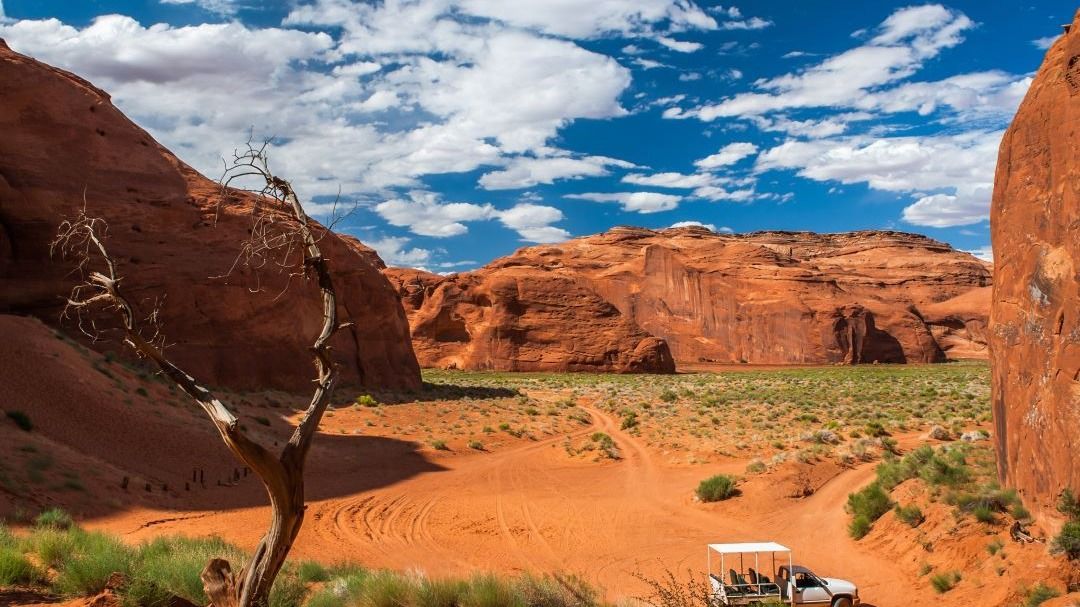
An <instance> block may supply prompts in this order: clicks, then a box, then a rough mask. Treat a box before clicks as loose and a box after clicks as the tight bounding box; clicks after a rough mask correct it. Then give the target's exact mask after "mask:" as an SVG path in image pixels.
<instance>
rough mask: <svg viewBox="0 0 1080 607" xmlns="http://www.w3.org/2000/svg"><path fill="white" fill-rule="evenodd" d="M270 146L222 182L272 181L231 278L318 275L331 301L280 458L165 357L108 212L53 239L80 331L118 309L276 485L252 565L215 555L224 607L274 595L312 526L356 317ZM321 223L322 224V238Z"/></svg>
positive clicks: (139, 340)
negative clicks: (342, 345) (125, 286)
mask: <svg viewBox="0 0 1080 607" xmlns="http://www.w3.org/2000/svg"><path fill="white" fill-rule="evenodd" d="M267 148H268V143H266V142H264V143H263V144H262V145H261V146H259V147H255V146H253V145H252V144H251V142H250V141H249V142H248V145H247V149H246V150H245V151H242V152H237V153H236V154H235V155H234V159H233V162H232V164H231V165H230V166H228V167H227V169H226V172H225V175H224V176H223V178H222V180H221V181H222V184H223V185H222V187H223V197H222V198H223V201H225V202H227V201H228V200H232V199H234V198H235V190H233V189H231V188H230V184H232V183H233V182H235V181H237V180H239V179H247V178H255V179H257V180H261V183H262V186H261V188H260V189H258V190H255V191H254V193H255V197H254V205H253V209H252V215H253V226H252V230H251V236H250V237H249V238H248V239H247V240H245V241H244V242H243V243H241V247H240V252H239V254H238V255H237V257H236V259H235V260H234V261H233V264H232V266H231V267H230V268H229V270H228V271H227V272H226V273H225V274H224V275H223V276H225V277H228V276H229V275H231V274H232V273H233V272H234V271H235V270H236V269H237V268H239V267H242V266H243V267H247V268H249V269H252V270H253V271H254V273H255V275H256V277H257V276H258V273H259V271H260V270H261V269H263V268H267V267H277V268H278V269H279V271H280V272H283V273H285V274H286V286H285V287H284V288H285V289H287V288H288V285H289V284H290V283H291V282H292V281H293V280H313V281H314V282H315V283H316V284H317V286H318V290H319V293H320V297H321V300H322V320H323V322H322V325H321V328H320V331H319V334H318V335H317V336H316V337H315V340H314V342H313V343H312V345H311V351H312V354H313V355H314V364H315V387H314V389H313V393H312V396H311V400H310V401H309V404H308V406H307V409H306V410H305V412H304V415H303V418H302V419H301V421H300V423H299V424H298V425H297V427H296V428H295V430H294V432H293V434H292V436H291V437H290V438H289V440H288V442H287V443H286V444H285V446H284V447H283V448H282V451H281V453H280V455H278V456H275V455H274V454H272V453H271V452H270V451H269V450H268V449H266V448H265V447H263V446H262V445H260V444H258V443H257V442H255V441H254V440H252V439H251V438H249V437H248V436H247V435H246V434H245V433H244V432H243V430H242V429H241V428H240V424H239V421H238V420H237V418H236V416H235V415H234V414H233V413H232V412H231V411H229V409H228V408H227V407H226V406H225V405H224V403H222V402H221V401H220V400H218V399H217V398H216V397H215V396H214V395H213V394H212V393H211V392H210V390H208V389H207V388H206V387H204V386H203V385H201V384H200V383H198V382H197V381H196V380H195V379H194V378H193V377H191V375H189V374H188V373H186V372H185V371H183V370H181V369H180V368H179V367H177V366H176V365H175V364H173V363H172V362H171V361H170V360H169V359H168V358H167V357H166V356H165V353H164V338H163V337H162V336H161V332H160V330H159V328H158V322H157V318H158V312H159V308H158V307H157V304H155V306H154V309H153V310H152V311H151V312H150V314H148V315H147V317H146V318H145V319H140V318H139V317H138V315H137V313H136V311H135V308H134V307H133V306H132V304H131V303H130V302H129V300H128V299H127V298H126V296H125V295H124V293H123V290H122V288H121V283H122V281H123V277H122V276H121V275H120V274H119V273H118V270H117V264H116V262H115V260H114V258H113V257H111V256H110V254H109V251H108V249H107V248H106V246H105V240H106V239H107V236H108V224H107V223H106V222H105V221H104V220H103V219H101V218H96V217H90V216H88V215H87V214H86V209H85V203H84V208H83V210H82V211H80V213H79V214H78V215H77V216H76V217H75V218H74V219H70V220H66V221H64V222H62V223H61V224H60V226H59V229H58V231H57V236H56V238H55V239H54V241H53V243H52V252H53V254H54V255H59V256H61V257H63V258H65V259H68V260H70V261H71V262H72V263H73V265H74V269H75V272H76V273H78V274H79V276H80V277H81V281H80V283H79V284H78V285H76V286H75V287H74V288H73V289H72V291H71V294H70V295H69V296H68V298H67V305H66V306H65V308H64V312H63V315H64V317H67V318H71V317H74V318H75V319H76V321H77V324H78V327H79V330H80V331H82V332H83V333H84V334H86V335H87V336H88V337H90V338H91V339H99V338H101V336H102V333H103V329H102V328H100V327H99V326H98V325H97V324H96V323H95V322H94V318H93V312H95V311H106V312H110V313H111V314H112V315H113V316H114V318H116V319H118V321H119V324H120V330H121V331H122V333H123V340H124V342H125V343H126V344H127V345H128V346H130V347H131V348H132V349H133V350H134V351H135V353H136V354H137V355H138V356H140V357H142V358H147V359H149V360H151V361H152V362H153V363H154V364H156V365H157V367H158V368H159V369H160V370H161V372H162V373H163V374H164V375H166V376H167V377H168V378H170V379H171V380H172V381H173V382H175V383H176V384H177V385H178V386H179V387H180V388H181V389H182V390H183V391H184V392H185V393H187V394H188V395H189V396H191V397H192V398H193V399H194V400H195V402H196V403H198V404H199V406H200V407H202V409H203V410H204V411H205V412H206V414H207V416H208V417H209V418H210V420H211V421H212V422H213V423H214V426H215V427H216V428H217V430H218V433H219V434H220V435H221V438H222V440H223V441H224V442H225V444H226V445H227V446H228V447H229V449H230V450H231V451H232V452H233V454H234V455H236V457H237V458H239V459H240V460H241V461H243V462H244V463H245V464H246V465H247V466H248V467H250V468H251V469H252V470H253V471H254V472H255V473H256V474H257V475H258V477H259V478H260V479H261V480H262V482H263V485H264V486H265V487H266V491H267V494H268V495H269V497H270V506H271V512H272V518H271V524H270V528H269V529H268V530H267V532H266V534H265V535H264V536H263V538H262V541H261V542H260V543H259V546H258V548H257V549H256V550H255V552H254V554H253V555H252V557H251V559H250V560H249V561H248V563H247V564H246V565H245V567H244V568H243V569H241V570H240V572H238V573H236V574H234V573H233V572H232V570H231V567H230V566H229V564H228V563H227V562H225V561H222V560H220V559H215V560H213V561H211V562H210V563H209V564H208V565H207V567H206V569H205V570H204V571H203V575H202V578H203V582H204V586H205V590H206V592H207V596H209V597H210V598H211V600H212V602H213V605H215V606H217V607H252V606H257V607H263V606H265V605H266V604H267V603H268V601H269V596H270V589H271V587H272V585H273V582H274V579H275V578H276V576H277V574H278V572H279V571H280V570H281V567H282V565H283V564H284V563H285V558H286V556H287V555H288V553H289V550H290V549H291V547H292V544H293V542H294V541H295V539H296V535H297V534H298V533H299V531H300V527H301V525H302V524H303V520H304V509H305V505H304V478H303V475H304V464H305V462H306V459H307V455H308V452H309V450H310V447H311V443H312V441H313V439H314V436H315V433H316V431H317V429H318V426H319V423H320V421H321V420H322V416H323V414H324V413H325V411H326V408H327V406H328V405H329V403H330V395H331V392H332V390H333V387H334V382H335V380H336V379H337V368H336V365H335V364H334V362H333V360H332V359H331V355H330V345H329V342H330V340H331V338H332V337H333V335H334V333H335V332H336V331H338V330H339V329H340V328H341V327H343V326H346V324H347V323H339V322H338V316H337V295H336V292H335V290H334V283H333V277H332V275H331V272H330V266H329V263H328V261H327V259H326V258H325V257H324V256H323V254H322V251H321V250H320V249H319V242H320V241H321V239H322V238H324V237H325V236H326V234H327V233H328V232H329V230H328V229H327V228H323V227H321V226H317V224H313V223H312V222H311V220H310V218H309V217H308V215H307V213H306V212H305V211H304V208H303V205H302V204H301V202H300V200H299V198H298V197H297V195H296V193H295V192H294V190H293V188H292V185H291V184H290V183H289V182H288V181H286V180H284V179H281V178H279V177H277V176H275V175H274V174H273V173H272V172H271V171H270V168H269V163H268V157H267ZM335 208H336V207H335ZM218 212H219V213H220V208H219V209H218ZM316 230H322V231H321V232H320V233H319V234H318V235H316ZM282 293H284V290H283V291H282ZM280 296H281V293H279V294H278V297H280ZM143 331H147V332H148V333H149V337H147V336H146V335H144V333H143Z"/></svg>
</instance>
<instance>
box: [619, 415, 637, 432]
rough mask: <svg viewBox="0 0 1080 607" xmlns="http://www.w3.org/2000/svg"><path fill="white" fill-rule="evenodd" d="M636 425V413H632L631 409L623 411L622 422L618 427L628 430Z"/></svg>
mask: <svg viewBox="0 0 1080 607" xmlns="http://www.w3.org/2000/svg"><path fill="white" fill-rule="evenodd" d="M637 425H638V418H637V413H634V412H633V411H627V412H626V413H623V416H622V423H621V424H620V425H619V427H620V428H621V429H623V430H629V429H631V428H634V427H636V426H637Z"/></svg>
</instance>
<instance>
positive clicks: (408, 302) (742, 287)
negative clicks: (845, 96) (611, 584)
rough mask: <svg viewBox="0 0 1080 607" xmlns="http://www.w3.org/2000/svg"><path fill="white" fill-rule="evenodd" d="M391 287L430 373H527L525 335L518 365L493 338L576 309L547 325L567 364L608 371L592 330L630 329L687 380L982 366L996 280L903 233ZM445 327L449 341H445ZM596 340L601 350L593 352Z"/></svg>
mask: <svg viewBox="0 0 1080 607" xmlns="http://www.w3.org/2000/svg"><path fill="white" fill-rule="evenodd" d="M390 272H392V280H393V281H394V282H395V283H396V284H397V285H398V291H399V295H400V296H401V297H402V299H403V303H404V305H405V308H406V312H407V313H408V315H409V319H410V324H411V327H412V335H413V343H414V347H415V349H416V351H417V356H418V358H419V359H420V362H421V365H423V366H436V367H441V366H447V365H449V364H453V365H455V366H463V367H465V368H486V367H485V365H487V363H486V362H485V361H487V360H488V359H489V357H491V356H494V358H496V359H500V360H504V361H512V360H517V358H516V357H517V356H518V355H517V354H516V352H527V351H530V350H532V349H534V348H535V346H533V345H531V344H530V343H529V342H530V338H529V337H528V336H527V335H522V334H521V333H520V332H517V333H515V335H516V339H517V342H515V343H516V345H515V346H514V348H516V349H507V348H506V347H505V346H504V345H502V344H500V343H498V342H497V340H493V339H492V337H491V336H492V335H493V334H497V335H505V334H508V333H513V332H514V331H515V327H514V323H516V322H519V320H520V319H522V318H523V317H526V316H530V315H534V314H536V310H538V309H550V302H549V301H545V299H544V298H547V299H548V300H550V299H551V298H559V299H562V300H563V301H565V302H573V303H574V304H575V305H576V307H575V305H571V304H569V303H567V305H565V306H564V311H567V312H569V313H566V314H556V315H549V317H547V318H545V319H544V322H543V323H542V324H543V326H544V327H545V331H546V332H547V333H550V334H553V335H562V336H567V337H568V338H569V339H570V341H571V342H572V344H570V346H569V349H570V350H573V351H576V352H589V353H590V356H592V357H593V358H594V359H595V358H596V357H597V356H599V357H600V358H603V357H604V356H610V355H608V354H605V352H606V351H607V350H606V348H607V347H608V346H609V345H613V344H614V343H615V342H614V341H612V334H611V332H610V331H597V330H595V329H594V328H593V327H594V323H595V322H597V319H602V320H603V321H604V322H610V323H614V324H618V325H619V326H623V327H628V329H625V331H626V334H627V335H631V336H632V337H630V341H629V342H627V341H625V339H624V340H623V341H624V342H625V343H626V344H627V345H624V346H622V348H623V349H624V350H626V349H627V348H629V347H630V346H631V345H632V344H631V343H630V342H636V343H642V342H641V336H642V335H648V336H652V337H654V338H659V339H661V340H663V341H664V342H666V345H667V348H668V349H670V352H671V355H672V356H673V358H674V359H675V361H676V363H678V364H687V363H740V362H743V363H755V364H819V363H848V364H853V363H873V362H882V363H887V362H888V363H906V362H922V363H928V362H939V361H944V360H947V359H949V358H985V357H986V342H985V331H986V320H987V309H988V306H989V296H990V289H989V285H990V270H989V266H988V264H985V263H983V262H981V261H979V260H977V259H975V258H974V257H972V256H971V255H969V254H967V253H962V252H959V251H956V250H954V249H952V248H951V247H949V246H948V245H946V244H943V243H941V242H937V241H935V240H932V239H930V238H926V237H924V236H918V235H914V234H904V233H900V232H853V233H846V234H812V233H807V232H798V233H794V232H757V233H752V234H744V235H732V234H715V233H713V232H710V231H709V230H707V229H704V228H695V227H689V228H675V229H667V230H659V231H655V230H648V229H643V228H625V227H620V228H614V229H612V230H609V231H608V232H605V233H603V234H597V235H594V236H588V237H583V238H577V239H574V240H570V241H567V242H564V243H559V244H553V245H541V246H534V247H527V248H524V249H521V250H519V251H517V252H515V253H514V254H513V255H510V256H508V257H504V258H501V259H498V260H495V261H493V262H492V263H490V264H488V265H487V266H485V267H483V268H480V269H478V270H475V271H472V272H467V273H461V274H456V275H451V276H449V277H439V276H434V275H425V276H423V277H422V278H420V279H418V280H416V279H415V276H419V275H418V274H417V273H416V272H415V271H411V272H412V274H410V271H406V270H397V269H395V270H391V271H390ZM410 276H412V277H413V278H408V279H403V277H410ZM508 281H509V282H510V283H512V284H514V285H517V286H516V288H517V291H516V294H515V298H514V301H513V305H508V306H506V305H497V298H491V297H489V296H487V295H486V294H484V296H480V295H479V293H480V291H483V290H484V289H483V288H481V287H480V286H481V285H499V284H504V283H507V282H508ZM616 321H617V322H616ZM450 325H453V326H454V330H453V333H454V337H453V339H452V340H451V339H447V338H445V337H440V335H443V334H442V333H441V331H444V330H445V327H447V326H450ZM593 336H598V337H599V339H598V340H597V341H595V342H594V341H590V340H591V339H592V337H593ZM493 349H495V350H498V354H494V355H492V354H491V352H492V350H493ZM462 352H468V354H467V355H463V354H461V353H462ZM529 356H531V357H533V358H535V357H536V356H537V354H535V353H533V354H530V355H529ZM650 357H651V358H655V356H653V355H650ZM565 358H566V357H565V356H561V355H560V356H557V357H554V358H552V359H550V360H549V361H548V362H547V364H545V368H558V367H559V366H560V365H559V364H558V363H556V362H555V361H556V360H563V359H565ZM515 364H516V363H513V362H503V363H500V365H502V366H503V368H514V367H515ZM622 364H623V363H621V362H620V363H616V364H613V365H607V366H610V367H614V368H618V367H619V366H620V365H622ZM635 364H637V363H635ZM594 366H596V367H597V368H602V367H605V365H594Z"/></svg>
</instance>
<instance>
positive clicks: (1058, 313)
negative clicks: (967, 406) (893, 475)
mask: <svg viewBox="0 0 1080 607" xmlns="http://www.w3.org/2000/svg"><path fill="white" fill-rule="evenodd" d="M991 229H992V232H993V241H994V258H995V260H996V265H995V268H994V294H993V307H992V312H991V331H990V351H991V358H990V361H991V369H992V370H993V383H992V393H993V394H992V400H993V406H994V422H995V424H996V426H997V432H996V436H995V438H996V440H997V449H998V466H999V472H1000V474H1001V476H1002V479H1003V480H1004V481H1005V482H1006V483H1008V484H1009V485H1012V486H1015V487H1017V488H1018V489H1019V490H1020V491H1021V493H1022V495H1023V497H1024V498H1025V500H1026V501H1027V503H1028V505H1029V507H1031V508H1032V509H1033V510H1041V511H1043V512H1044V513H1050V512H1052V511H1053V508H1052V504H1053V502H1054V500H1055V499H1056V497H1057V496H1058V494H1059V493H1060V492H1061V490H1062V489H1064V488H1066V487H1071V488H1072V489H1073V490H1074V491H1076V490H1080V449H1078V447H1077V445H1080V14H1078V19H1077V21H1076V22H1075V23H1074V24H1073V26H1072V28H1071V30H1070V31H1069V32H1068V33H1066V35H1064V36H1062V37H1061V38H1060V39H1059V40H1058V41H1057V42H1055V43H1054V45H1053V46H1051V47H1050V50H1049V51H1048V52H1047V54H1046V58H1045V59H1044V61H1043V64H1042V67H1040V68H1039V72H1038V74H1037V75H1036V76H1035V80H1034V82H1033V83H1032V85H1031V88H1030V89H1029V90H1028V93H1027V96H1026V97H1025V99H1024V102H1023V103H1022V104H1021V105H1020V109H1019V110H1018V112H1017V114H1016V117H1015V118H1014V120H1013V122H1012V125H1011V126H1010V127H1009V129H1008V130H1007V131H1006V132H1005V137H1004V139H1002V142H1001V151H1000V155H999V156H998V165H997V175H996V177H995V180H994V198H993V207H992V210H991Z"/></svg>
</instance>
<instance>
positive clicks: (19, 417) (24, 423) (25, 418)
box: [5, 411, 34, 432]
mask: <svg viewBox="0 0 1080 607" xmlns="http://www.w3.org/2000/svg"><path fill="white" fill-rule="evenodd" d="M5 415H7V418H8V419H10V420H11V421H13V422H15V425H16V426H18V427H19V429H20V430H22V431H24V432H29V431H31V430H33V429H34V423H33V422H32V421H30V416H29V415H27V414H25V413H23V412H22V411H8V412H7V413H6V414H5Z"/></svg>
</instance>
